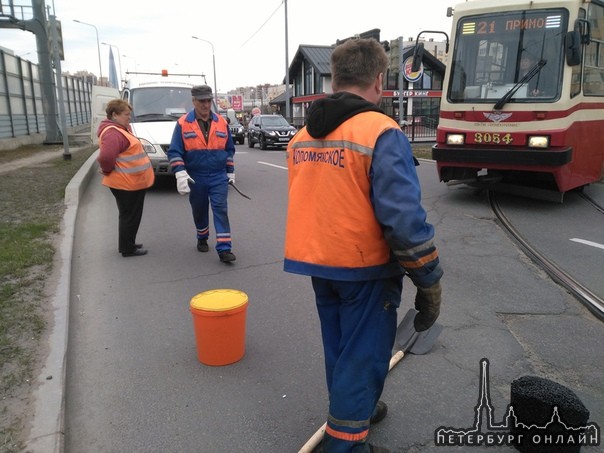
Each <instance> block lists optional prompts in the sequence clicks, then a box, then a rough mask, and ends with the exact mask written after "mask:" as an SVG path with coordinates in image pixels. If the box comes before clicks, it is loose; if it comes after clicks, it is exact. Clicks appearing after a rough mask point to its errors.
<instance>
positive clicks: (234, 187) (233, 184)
mask: <svg viewBox="0 0 604 453" xmlns="http://www.w3.org/2000/svg"><path fill="white" fill-rule="evenodd" d="M229 185H230V186H232V187H233V189H235V190H236V191H237V193H238V194H239V195H241V196H242V197H243V198H247V199H248V200H251V198H250V197H248V196H247V195H246V194H244V193H243V192H242V191H241V190H239V189H238V188H237V186H236V185H235V183H234V182H233V181H229Z"/></svg>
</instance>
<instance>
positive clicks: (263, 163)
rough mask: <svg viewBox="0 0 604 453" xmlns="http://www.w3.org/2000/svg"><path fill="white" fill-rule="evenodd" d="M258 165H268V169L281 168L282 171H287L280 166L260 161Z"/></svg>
mask: <svg viewBox="0 0 604 453" xmlns="http://www.w3.org/2000/svg"><path fill="white" fill-rule="evenodd" d="M258 163H259V164H262V165H268V166H269V167H275V168H281V169H282V170H287V167H283V166H281V165H275V164H269V163H268V162H262V161H261V160H259V161H258Z"/></svg>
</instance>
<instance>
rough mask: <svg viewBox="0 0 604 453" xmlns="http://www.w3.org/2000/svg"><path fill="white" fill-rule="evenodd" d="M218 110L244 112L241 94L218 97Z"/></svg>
mask: <svg viewBox="0 0 604 453" xmlns="http://www.w3.org/2000/svg"><path fill="white" fill-rule="evenodd" d="M218 108H219V109H221V110H228V109H233V110H235V111H236V112H241V111H243V96H242V95H240V94H235V95H228V96H220V95H219V97H218Z"/></svg>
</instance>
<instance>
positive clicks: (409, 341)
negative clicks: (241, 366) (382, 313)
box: [298, 308, 443, 453]
mask: <svg viewBox="0 0 604 453" xmlns="http://www.w3.org/2000/svg"><path fill="white" fill-rule="evenodd" d="M417 313H418V312H417V310H415V309H413V308H411V309H409V311H408V312H407V313H406V314H405V316H404V317H403V320H402V321H401V322H400V324H399V325H398V327H397V328H396V339H395V345H396V347H397V349H398V350H397V351H396V352H395V353H394V354H393V355H392V357H391V358H390V365H389V367H388V372H390V370H392V368H394V366H395V365H396V364H397V363H399V362H400V361H401V360H402V358H403V357H404V356H405V354H406V353H407V352H410V353H411V354H415V355H423V354H427V353H428V352H429V351H430V349H432V346H433V345H434V342H435V341H436V338H438V336H439V335H440V333H441V332H442V330H443V326H442V325H440V324H438V323H434V324H433V325H432V326H431V327H430V328H429V329H427V330H424V331H423V332H417V331H416V330H415V326H414V325H413V320H414V319H415V315H417ZM326 426H327V423H323V425H322V426H321V427H320V428H319V429H318V430H317V431H316V432H315V433H314V434H313V435H312V436H311V438H310V439H308V441H307V442H306V443H305V444H304V445H303V446H302V448H301V449H300V450H299V451H298V453H312V452H313V450H314V449H315V448H316V447H317V446H318V445H319V444H320V443H321V440H323V435H324V434H325V428H326Z"/></svg>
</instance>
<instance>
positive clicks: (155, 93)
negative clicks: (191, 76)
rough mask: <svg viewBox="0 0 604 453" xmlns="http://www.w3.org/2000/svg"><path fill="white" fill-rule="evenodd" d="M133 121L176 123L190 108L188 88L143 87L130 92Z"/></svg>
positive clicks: (189, 90)
mask: <svg viewBox="0 0 604 453" xmlns="http://www.w3.org/2000/svg"><path fill="white" fill-rule="evenodd" d="M130 104H131V105H132V107H133V109H134V111H133V112H132V116H133V121H135V122H136V121H138V122H141V121H157V120H158V119H163V120H166V121H176V120H177V119H178V118H179V117H180V116H182V115H183V114H185V113H187V111H188V110H190V109H191V108H192V107H193V106H192V102H191V88H190V87H182V88H180V87H145V88H136V89H133V90H132V92H131V98H130Z"/></svg>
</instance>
